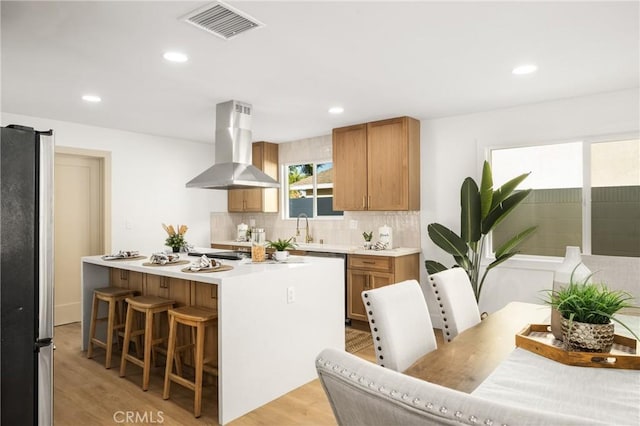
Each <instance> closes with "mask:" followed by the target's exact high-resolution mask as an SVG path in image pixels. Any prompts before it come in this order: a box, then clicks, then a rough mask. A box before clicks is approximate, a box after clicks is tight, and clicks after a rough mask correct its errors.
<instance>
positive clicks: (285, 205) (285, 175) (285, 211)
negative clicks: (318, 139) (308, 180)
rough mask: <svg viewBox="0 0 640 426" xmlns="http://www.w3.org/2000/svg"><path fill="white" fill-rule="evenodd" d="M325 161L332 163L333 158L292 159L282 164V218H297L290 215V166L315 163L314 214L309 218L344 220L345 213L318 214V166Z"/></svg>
mask: <svg viewBox="0 0 640 426" xmlns="http://www.w3.org/2000/svg"><path fill="white" fill-rule="evenodd" d="M323 163H332V164H333V158H330V159H328V160H303V161H292V162H289V163H286V164H283V165H282V169H281V172H280V176H281V182H282V191H281V192H282V197H281V198H280V206H281V209H280V211H281V212H282V220H291V221H293V220H297V217H289V166H296V165H299V164H313V213H314V216H313V217H310V218H309V220H328V221H331V220H343V219H344V214H343V215H335V216H318V182H317V176H318V173H317V166H318V164H323Z"/></svg>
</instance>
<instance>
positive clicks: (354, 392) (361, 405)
mask: <svg viewBox="0 0 640 426" xmlns="http://www.w3.org/2000/svg"><path fill="white" fill-rule="evenodd" d="M316 371H317V373H318V377H319V378H320V383H321V384H322V387H323V389H324V391H325V393H326V395H327V399H328V400H329V404H330V405H331V409H332V410H333V414H334V416H335V418H336V421H337V423H338V425H340V426H392V425H449V426H453V425H470V426H478V425H494V426H499V425H511V426H514V425H518V426H543V425H544V426H556V425H563V426H586V425H601V426H603V425H604V423H602V422H598V421H594V420H593V419H590V418H588V417H577V416H571V415H566V414H564V413H561V412H550V411H544V410H541V409H539V408H535V407H532V408H528V407H522V406H514V405H510V404H505V403H503V402H501V401H498V400H490V399H485V398H480V397H477V396H474V395H473V394H468V393H464V392H459V391H456V390H453V389H449V388H445V387H443V386H439V385H437V384H434V383H429V382H426V381H424V380H420V379H417V378H415V377H411V376H408V375H406V374H402V373H399V372H397V371H392V370H390V369H388V368H382V367H380V366H378V365H376V364H374V363H372V362H369V361H366V360H364V359H362V358H358V357H357V356H354V355H352V354H350V353H347V352H344V351H340V350H337V349H334V348H328V349H325V350H323V351H322V352H321V353H320V354H319V355H318V357H317V358H316Z"/></svg>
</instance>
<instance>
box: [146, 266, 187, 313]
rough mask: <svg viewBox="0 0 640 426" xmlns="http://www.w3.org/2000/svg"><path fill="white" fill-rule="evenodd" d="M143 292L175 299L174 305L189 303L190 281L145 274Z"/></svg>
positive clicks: (179, 305)
mask: <svg viewBox="0 0 640 426" xmlns="http://www.w3.org/2000/svg"><path fill="white" fill-rule="evenodd" d="M144 281H145V282H144V294H145V295H147V296H159V297H164V298H167V299H172V300H175V301H176V304H175V307H176V308H178V307H181V306H189V305H191V281H187V280H183V279H180V278H171V277H165V276H161V275H153V274H145V280H144Z"/></svg>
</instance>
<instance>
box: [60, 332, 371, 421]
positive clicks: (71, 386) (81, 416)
mask: <svg viewBox="0 0 640 426" xmlns="http://www.w3.org/2000/svg"><path fill="white" fill-rule="evenodd" d="M55 342H56V351H55V356H54V360H55V363H54V423H55V425H56V426H66V425H70V426H71V425H73V426H75V425H113V424H117V423H126V422H123V421H122V420H123V419H126V416H127V415H129V416H132V417H130V418H131V419H133V420H136V419H137V422H135V421H132V422H130V423H129V424H132V423H137V424H165V425H216V424H218V421H217V419H218V413H217V409H216V404H215V403H213V401H215V398H216V394H217V392H216V385H215V383H214V382H213V380H211V382H210V383H208V384H207V385H205V387H204V390H203V398H202V416H201V417H200V418H199V419H196V418H194V417H193V392H192V391H189V390H188V389H185V388H184V387H182V386H179V385H177V384H172V386H171V399H169V400H167V401H165V400H163V399H162V386H163V377H164V367H162V366H158V367H156V368H153V369H152V371H151V382H150V385H149V390H148V391H147V392H143V391H142V389H141V387H140V384H141V381H142V369H141V368H139V367H137V366H134V365H132V364H131V363H128V364H129V365H128V366H127V375H126V377H124V378H120V377H119V375H118V370H119V360H120V356H119V353H118V352H116V351H115V350H114V356H113V366H112V368H111V369H109V370H107V369H105V368H104V351H103V350H96V354H95V356H94V358H93V359H87V358H86V352H82V351H81V350H80V324H79V323H74V324H68V325H64V326H58V327H56V328H55ZM356 355H358V356H360V357H362V358H364V359H368V360H369V361H372V362H375V353H374V349H373V346H372V345H369V346H368V347H366V348H364V349H362V350H361V351H359V352H358V353H357V354H356ZM114 416H115V417H114ZM136 416H137V417H136ZM145 416H146V417H145ZM143 419H145V420H146V422H145V421H141V420H143ZM161 420H162V421H161ZM231 424H232V425H237V426H241V425H278V426H281V425H283V426H284V425H292V426H293V425H296V426H297V425H335V424H336V422H335V419H334V417H333V413H332V412H331V407H330V406H329V403H328V402H327V399H326V396H325V394H324V391H323V390H322V386H321V385H320V382H319V381H318V380H317V379H316V380H314V381H312V382H310V383H308V384H306V385H304V386H301V387H299V388H297V389H295V390H293V391H292V392H289V393H288V394H286V395H284V396H282V397H280V398H278V399H276V400H275V401H272V402H270V403H269V404H266V405H264V406H262V407H260V408H258V409H257V410H254V411H252V412H250V413H249V414H247V415H245V416H243V417H241V418H239V419H237V420H235V421H234V422H232V423H231Z"/></svg>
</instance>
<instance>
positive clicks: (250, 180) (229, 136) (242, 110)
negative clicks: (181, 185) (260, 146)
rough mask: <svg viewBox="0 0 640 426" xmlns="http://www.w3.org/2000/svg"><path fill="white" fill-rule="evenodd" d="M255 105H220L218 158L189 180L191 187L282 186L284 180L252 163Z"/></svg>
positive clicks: (238, 103) (218, 109) (236, 103)
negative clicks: (281, 180) (252, 127)
mask: <svg viewBox="0 0 640 426" xmlns="http://www.w3.org/2000/svg"><path fill="white" fill-rule="evenodd" d="M251 110H252V108H251V105H250V104H248V103H246V102H239V101H227V102H223V103H220V104H218V105H216V141H215V153H216V162H215V164H214V165H213V166H211V167H210V168H208V169H207V170H205V171H204V172H202V173H201V174H199V175H198V176H196V177H195V178H193V179H191V180H190V181H189V182H187V185H186V186H187V188H208V189H236V188H280V183H278V182H277V181H276V180H274V179H273V178H272V177H271V176H269V175H267V174H266V173H264V172H262V171H261V170H259V169H257V168H256V167H254V166H253V165H252V164H251V143H252V140H251V139H252V137H251Z"/></svg>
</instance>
